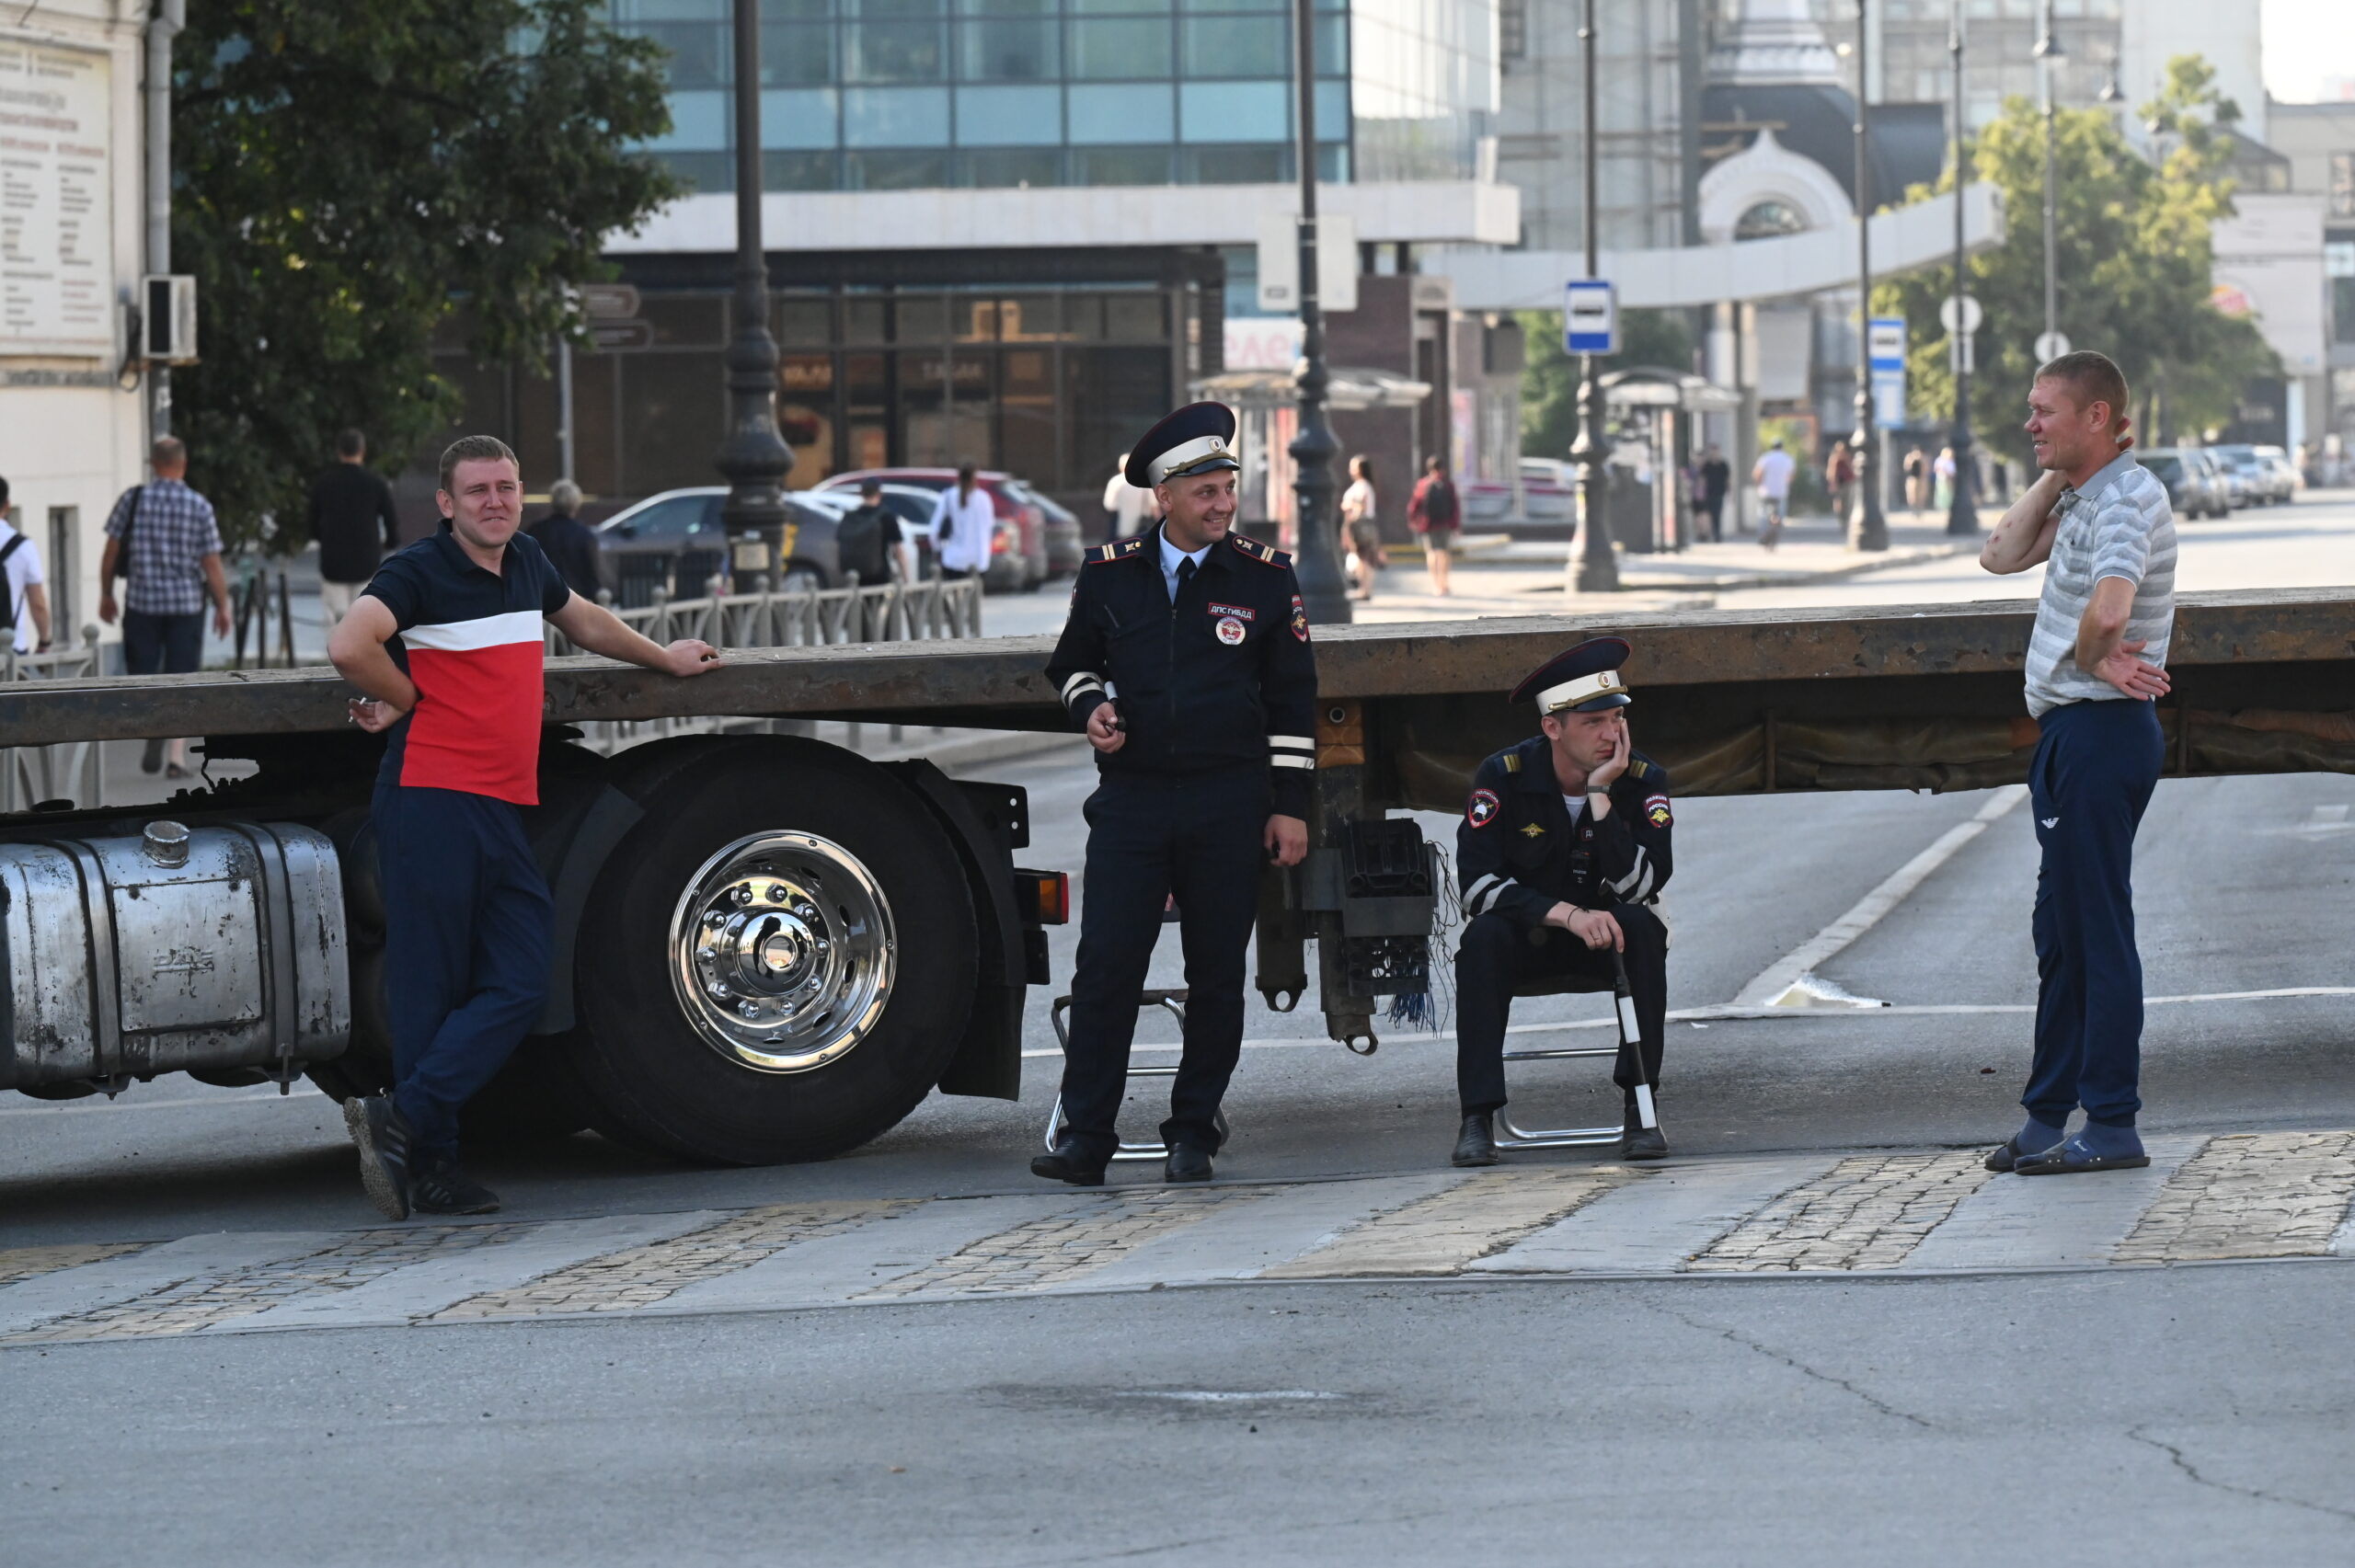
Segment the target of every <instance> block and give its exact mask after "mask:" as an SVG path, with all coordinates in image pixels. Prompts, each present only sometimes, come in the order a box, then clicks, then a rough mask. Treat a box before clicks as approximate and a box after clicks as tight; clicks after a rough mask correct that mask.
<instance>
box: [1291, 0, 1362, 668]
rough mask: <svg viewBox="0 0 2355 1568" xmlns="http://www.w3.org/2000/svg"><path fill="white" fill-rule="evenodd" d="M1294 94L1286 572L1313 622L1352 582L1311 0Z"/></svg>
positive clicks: (1301, 20) (1325, 619) (1299, 15)
mask: <svg viewBox="0 0 2355 1568" xmlns="http://www.w3.org/2000/svg"><path fill="white" fill-rule="evenodd" d="M1292 34H1293V36H1292V99H1293V104H1294V107H1295V108H1296V109H1298V111H1299V112H1298V116H1297V119H1298V127H1297V131H1298V141H1299V153H1298V162H1299V166H1300V169H1299V172H1300V370H1299V373H1298V375H1297V377H1296V383H1297V384H1298V386H1299V388H1300V430H1299V432H1298V433H1297V434H1296V435H1294V436H1293V437H1292V445H1291V446H1290V447H1289V448H1287V449H1286V450H1287V451H1289V452H1291V453H1292V498H1293V502H1294V508H1293V509H1294V510H1295V511H1296V512H1297V514H1298V516H1299V528H1298V531H1297V532H1298V534H1299V537H1298V538H1297V539H1296V540H1295V541H1294V542H1293V543H1294V545H1295V548H1294V550H1293V552H1292V571H1293V573H1294V575H1295V576H1297V577H1298V578H1299V579H1300V598H1301V603H1302V606H1303V608H1304V609H1305V610H1306V611H1307V612H1308V618H1309V620H1310V621H1312V622H1314V623H1315V624H1317V625H1320V626H1322V625H1334V624H1345V623H1347V622H1348V621H1349V619H1350V585H1349V583H1348V582H1347V581H1346V580H1345V579H1344V578H1343V577H1342V575H1341V555H1340V550H1339V548H1338V544H1337V543H1336V541H1335V538H1334V515H1333V458H1334V455H1335V454H1336V453H1337V452H1339V451H1340V450H1341V443H1340V442H1339V441H1338V440H1336V439H1335V437H1334V435H1333V427H1332V426H1331V425H1330V424H1328V423H1327V421H1326V418H1325V392H1326V389H1327V387H1328V386H1330V385H1331V384H1332V380H1333V378H1332V377H1331V375H1330V374H1328V373H1327V371H1326V368H1325V305H1324V299H1323V296H1322V293H1321V292H1320V291H1319V290H1318V288H1317V277H1316V267H1317V261H1316V238H1317V236H1316V0H1292Z"/></svg>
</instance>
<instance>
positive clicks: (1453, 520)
mask: <svg viewBox="0 0 2355 1568" xmlns="http://www.w3.org/2000/svg"><path fill="white" fill-rule="evenodd" d="M1463 521H1464V520H1463V514H1462V511H1461V509H1460V508H1459V506H1458V504H1457V501H1456V496H1455V486H1453V485H1452V484H1450V483H1448V478H1447V464H1445V463H1443V462H1442V461H1441V460H1440V459H1438V458H1436V457H1428V458H1425V459H1424V460H1423V476H1422V477H1421V478H1420V479H1419V480H1417V481H1416V482H1415V493H1414V495H1413V496H1412V497H1410V498H1408V499H1407V527H1409V528H1411V529H1413V530H1414V531H1415V532H1417V533H1419V534H1420V535H1421V536H1422V541H1423V564H1424V566H1425V567H1427V568H1428V569H1429V570H1430V575H1431V591H1432V592H1433V593H1435V594H1437V595H1438V596H1439V597H1440V598H1442V599H1445V598H1447V597H1448V591H1449V590H1448V586H1447V573H1448V567H1449V559H1448V557H1449V555H1450V553H1451V552H1452V551H1453V550H1454V548H1455V534H1456V531H1457V530H1458V529H1459V528H1461V527H1462V526H1463Z"/></svg>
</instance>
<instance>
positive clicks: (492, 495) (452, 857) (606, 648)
mask: <svg viewBox="0 0 2355 1568" xmlns="http://www.w3.org/2000/svg"><path fill="white" fill-rule="evenodd" d="M437 499H438V500H439V501H440V503H441V507H442V532H439V533H436V534H434V535H432V536H431V537H430V538H426V539H421V540H419V541H418V542H417V543H416V544H412V545H410V546H409V547H408V549H406V550H403V551H400V552H399V553H398V554H396V555H393V556H392V557H390V558H389V559H387V560H386V561H385V563H384V565H383V566H381V567H378V568H377V569H376V575H375V577H374V578H372V579H371V580H370V581H369V584H368V587H367V589H366V590H365V591H364V592H363V593H362V594H361V596H360V597H359V598H358V599H357V600H355V601H352V606H351V610H350V613H348V614H347V615H345V617H344V618H343V619H342V620H341V621H339V622H338V623H337V624H336V628H335V631H334V633H333V635H331V636H330V637H329V638H328V641H327V653H328V656H329V657H330V658H333V659H334V660H335V667H336V668H337V669H338V670H341V671H342V672H343V677H344V679H345V680H347V681H350V682H351V683H352V684H353V685H355V686H357V687H359V688H360V689H361V691H362V692H366V693H367V695H366V696H365V697H363V698H361V699H359V700H356V701H354V702H353V703H352V704H351V718H352V722H353V723H355V724H357V725H359V726H360V727H362V729H365V730H368V731H369V732H370V733H372V734H374V733H379V732H381V733H383V734H384V735H385V761H384V766H383V768H382V769H381V770H380V771H379V772H378V773H377V775H376V795H375V800H374V804H373V808H372V817H373V822H374V824H375V829H376V858H377V863H378V865H379V867H380V876H381V879H382V883H383V886H384V893H385V980H386V984H385V1001H386V1003H387V1006H388V1011H389V1012H390V1013H391V1018H392V1028H393V1092H392V1093H391V1094H390V1095H389V1096H386V1097H384V1098H381V1099H366V1100H362V1099H358V1098H355V1099H352V1100H350V1101H349V1102H347V1103H346V1104H345V1105H344V1108H343V1111H344V1121H345V1124H346V1125H347V1126H348V1127H350V1130H351V1140H352V1142H353V1143H355V1144H357V1145H358V1146H359V1149H360V1174H361V1180H362V1184H363V1185H365V1186H366V1187H367V1189H368V1196H370V1197H371V1198H372V1199H373V1200H374V1201H375V1204H376V1207H379V1208H381V1209H383V1210H384V1212H385V1215H386V1216H387V1217H388V1218H390V1219H407V1218H408V1215H409V1212H410V1211H411V1210H412V1209H414V1210H416V1211H418V1212H419V1213H424V1214H488V1213H489V1212H490V1211H491V1210H493V1209H495V1208H497V1207H499V1199H498V1197H497V1196H495V1195H494V1194H493V1193H491V1192H490V1190H489V1189H488V1188H487V1187H484V1186H483V1185H481V1184H479V1183H477V1182H476V1181H474V1180H473V1179H471V1178H470V1177H468V1176H467V1175H466V1174H465V1172H463V1171H461V1170H460V1169H459V1168H458V1111H459V1108H460V1107H461V1106H463V1105H465V1103H466V1101H467V1100H469V1099H470V1098H472V1097H473V1095H474V1093H475V1092H476V1091H477V1090H478V1089H480V1088H481V1087H482V1086H483V1085H484V1084H486V1083H488V1082H490V1080H491V1077H492V1075H493V1074H495V1073H497V1072H498V1070H500V1067H501V1066H503V1065H505V1063H506V1061H507V1059H508V1057H509V1056H510V1055H511V1054H512V1053H513V1051H514V1049H515V1047H516V1046H517V1045H518V1044H520V1043H521V1042H522V1040H523V1036H524V1033H525V1032H526V1031H527V1030H529V1029H530V1028H531V1026H532V1024H533V1022H534V1020H535V1019H537V1018H538V1017H539V1014H540V1006H541V1003H542V1002H543V1001H545V1000H546V991H547V967H548V944H549V934H550V932H549V928H550V924H551V920H552V916H553V912H554V910H553V906H552V904H551V902H550V900H549V898H548V888H547V882H546V878H544V877H543V876H541V874H540V867H539V862H538V860H537V859H536V858H535V857H534V854H533V853H532V843H531V840H530V838H529V837H528V836H527V835H526V833H525V832H524V830H523V813H522V807H526V806H537V805H538V804H539V800H540V793H539V764H540V725H541V700H542V690H541V688H542V681H541V651H542V647H543V646H544V645H543V635H542V632H541V627H540V623H541V621H542V620H543V619H546V620H547V621H549V622H552V623H554V624H555V625H556V627H557V630H558V631H561V632H562V633H563V634H564V635H566V636H567V637H569V638H570V639H571V640H572V642H573V644H574V645H575V646H576V647H580V648H583V649H585V650H587V651H588V652H590V653H600V654H603V655H605V656H606V657H607V658H618V659H623V660H626V661H627V662H629V663H631V664H637V665H642V666H644V667H645V668H646V669H649V670H661V671H662V672H664V673H665V674H669V675H681V676H684V675H699V674H701V673H702V672H703V671H704V670H707V669H709V668H710V667H711V664H712V661H713V660H715V659H716V658H718V655H717V654H715V653H714V652H713V651H712V649H711V647H710V645H708V644H707V643H702V642H698V641H696V640H695V639H694V638H692V637H688V638H684V639H682V640H681V641H678V642H675V643H672V645H671V646H670V647H656V646H655V645H654V644H653V643H651V642H649V641H648V640H647V639H646V638H644V637H642V636H640V635H638V634H637V633H636V632H634V631H631V630H630V629H629V628H628V627H627V626H626V625H624V624H622V623H621V621H620V620H619V619H618V618H616V617H615V615H614V613H613V612H611V611H609V610H606V609H604V608H603V607H602V606H600V605H598V604H595V603H593V602H592V601H589V600H586V599H583V598H581V597H580V595H578V594H576V593H574V592H573V591H572V590H571V589H568V588H567V587H565V585H564V578H562V577H561V576H559V575H558V574H557V569H556V567H554V566H553V565H551V564H550V563H549V561H548V558H547V556H546V555H545V554H543V553H542V551H541V549H540V547H539V545H538V544H534V542H533V541H532V539H531V538H530V536H529V535H523V534H518V533H517V532H516V528H517V525H518V524H520V523H521V522H522V521H523V476H522V474H521V472H520V470H519V468H518V466H517V464H516V462H515V454H514V453H513V452H510V451H508V450H507V448H506V446H505V445H504V444H503V443H501V442H500V441H496V440H494V439H492V438H491V437H489V436H466V437H463V438H461V439H460V440H458V441H454V442H452V443H451V445H450V448H449V450H448V451H447V452H443V453H442V489H441V494H440V496H439V497H438V498H437Z"/></svg>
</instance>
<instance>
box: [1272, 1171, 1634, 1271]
mask: <svg viewBox="0 0 2355 1568" xmlns="http://www.w3.org/2000/svg"><path fill="white" fill-rule="evenodd" d="M1633 1179H1634V1173H1632V1172H1629V1171H1627V1170H1626V1169H1625V1168H1624V1167H1621V1166H1616V1165H1549V1166H1536V1167H1524V1168H1522V1169H1520V1170H1513V1171H1490V1172H1485V1173H1482V1174H1480V1175H1476V1176H1472V1177H1469V1178H1467V1179H1465V1180H1464V1181H1461V1182H1459V1183H1457V1184H1455V1185H1453V1186H1450V1187H1446V1188H1443V1189H1442V1190H1441V1191H1439V1192H1436V1193H1433V1194H1432V1195H1431V1196H1429V1197H1427V1198H1423V1199H1420V1200H1419V1201H1417V1202H1414V1203H1410V1204H1407V1206H1406V1207H1403V1208H1397V1209H1393V1210H1391V1211H1390V1212H1389V1213H1386V1214H1377V1215H1375V1216H1374V1217H1373V1219H1369V1220H1367V1221H1366V1222H1365V1223H1364V1224H1362V1225H1358V1226H1354V1227H1352V1228H1351V1229H1350V1230H1344V1231H1342V1232H1341V1233H1340V1234H1339V1235H1338V1236H1337V1237H1336V1238H1334V1240H1333V1241H1332V1242H1329V1243H1327V1244H1326V1245H1324V1246H1321V1247H1318V1248H1316V1249H1315V1251H1313V1252H1309V1253H1304V1254H1303V1255H1302V1256H1300V1257H1296V1258H1294V1259H1292V1261H1291V1262H1289V1263H1281V1264H1277V1265H1274V1266H1272V1267H1269V1268H1266V1269H1262V1270H1261V1271H1260V1272H1259V1274H1258V1277H1259V1278H1261V1279H1318V1278H1327V1277H1331V1276H1341V1275H1400V1276H1410V1275H1430V1274H1454V1273H1456V1272H1458V1271H1459V1270H1461V1269H1462V1268H1463V1267H1464V1266H1465V1265H1466V1264H1469V1263H1471V1262H1472V1261H1473V1260H1474V1259H1475V1258H1482V1257H1486V1256H1488V1254H1489V1253H1495V1252H1502V1251H1503V1250H1504V1249H1505V1248H1507V1247H1509V1246H1511V1244H1512V1243H1513V1242H1518V1241H1519V1240H1521V1239H1522V1237H1523V1236H1526V1235H1528V1234H1529V1233H1530V1232H1531V1231H1532V1230H1536V1229H1537V1228H1538V1227H1539V1226H1541V1225H1546V1224H1550V1223H1551V1222H1553V1221H1554V1220H1557V1219H1560V1218H1562V1216H1564V1215H1566V1214H1568V1213H1570V1212H1572V1211H1573V1210H1575V1209H1577V1208H1579V1207H1580V1206H1581V1205H1584V1204H1586V1203H1589V1202H1591V1201H1592V1200H1593V1199H1595V1198H1597V1197H1600V1196H1603V1194H1604V1193H1606V1192H1609V1191H1610V1190H1611V1189H1612V1188H1613V1187H1615V1186H1618V1185H1620V1184H1622V1183H1623V1182H1627V1181H1632V1180H1633Z"/></svg>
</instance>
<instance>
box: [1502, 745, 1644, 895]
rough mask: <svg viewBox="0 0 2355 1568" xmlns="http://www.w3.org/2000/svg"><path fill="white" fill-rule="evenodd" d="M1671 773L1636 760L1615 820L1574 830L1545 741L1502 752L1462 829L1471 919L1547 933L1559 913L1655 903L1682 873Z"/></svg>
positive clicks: (1615, 798) (1589, 815)
mask: <svg viewBox="0 0 2355 1568" xmlns="http://www.w3.org/2000/svg"><path fill="white" fill-rule="evenodd" d="M1674 823H1675V815H1674V813H1673V812H1672V811H1671V809H1670V807H1669V803H1668V770H1667V769H1665V768H1663V767H1661V766H1660V764H1659V763H1658V762H1655V761H1652V760H1651V759H1650V758H1648V757H1647V756H1645V755H1644V754H1643V753H1642V752H1641V751H1637V752H1636V753H1634V754H1633V755H1632V756H1631V757H1630V758H1629V759H1628V761H1627V771H1626V773H1621V774H1620V775H1619V778H1618V780H1617V782H1616V783H1614V784H1612V786H1611V811H1610V814H1609V815H1608V816H1606V817H1604V818H1603V820H1602V821H1601V822H1597V821H1596V820H1595V819H1594V813H1593V812H1592V811H1591V810H1590V811H1581V812H1580V813H1579V819H1578V824H1577V826H1575V827H1573V826H1572V825H1571V823H1570V808H1569V807H1568V805H1566V804H1565V803H1564V802H1563V799H1562V786H1561V784H1560V783H1559V782H1558V781H1557V779H1556V778H1555V777H1554V754H1553V746H1552V743H1551V742H1549V741H1548V740H1547V739H1546V738H1545V737H1544V736H1542V735H1540V736H1536V737H1534V738H1531V739H1528V740H1524V741H1522V743H1521V744H1520V745H1518V746H1515V747H1512V748H1511V749H1510V750H1503V751H1499V752H1498V753H1497V754H1496V755H1495V756H1493V757H1491V758H1489V759H1488V761H1485V762H1483V763H1481V764H1480V766H1479V769H1478V771H1477V772H1476V773H1474V774H1473V775H1472V795H1471V797H1470V798H1469V799H1468V800H1466V801H1465V807H1464V821H1463V823H1462V825H1461V826H1459V827H1458V828H1457V829H1456V830H1455V869H1456V876H1457V884H1458V887H1459V888H1460V889H1461V891H1462V893H1463V898H1464V918H1465V920H1466V921H1470V920H1472V919H1473V918H1475V917H1476V916H1479V915H1485V914H1499V915H1502V916H1504V917H1505V918H1506V919H1507V920H1511V921H1518V922H1519V923H1521V924H1522V925H1532V926H1534V925H1542V924H1543V923H1545V912H1546V911H1547V910H1551V909H1552V908H1553V907H1554V906H1555V905H1556V904H1559V903H1569V904H1575V905H1577V906H1578V907H1579V908H1580V909H1582V910H1607V909H1610V908H1611V907H1612V906H1613V905H1614V904H1648V903H1650V902H1652V901H1653V900H1654V899H1655V898H1658V897H1659V896H1660V889H1661V888H1662V887H1666V886H1667V884H1668V875H1669V872H1670V870H1671V868H1672V867H1673V865H1674V864H1675V863H1674V858H1673V856H1672V854H1671V850H1670V845H1669V835H1670V832H1671V829H1672V828H1673V826H1674Z"/></svg>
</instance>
